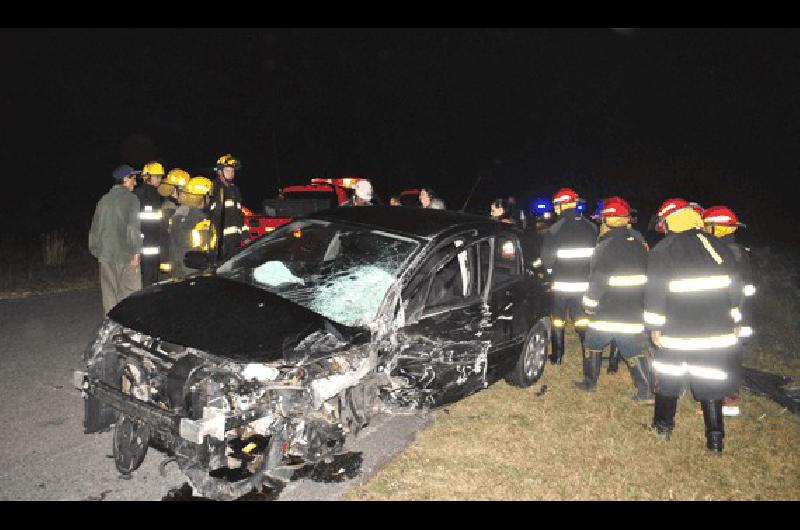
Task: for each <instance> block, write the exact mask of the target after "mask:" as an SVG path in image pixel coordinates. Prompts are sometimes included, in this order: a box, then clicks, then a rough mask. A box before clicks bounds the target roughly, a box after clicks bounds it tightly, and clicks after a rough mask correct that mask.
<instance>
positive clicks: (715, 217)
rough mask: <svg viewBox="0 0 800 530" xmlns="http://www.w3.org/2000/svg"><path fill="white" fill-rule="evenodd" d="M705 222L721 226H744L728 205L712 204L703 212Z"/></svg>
mask: <svg viewBox="0 0 800 530" xmlns="http://www.w3.org/2000/svg"><path fill="white" fill-rule="evenodd" d="M703 223H705V224H707V225H708V224H715V225H719V226H744V224H742V223H740V222H739V218H738V217H736V214H735V213H733V210H731V209H730V208H728V207H727V206H712V207H711V208H708V209H706V210H705V211H704V212H703Z"/></svg>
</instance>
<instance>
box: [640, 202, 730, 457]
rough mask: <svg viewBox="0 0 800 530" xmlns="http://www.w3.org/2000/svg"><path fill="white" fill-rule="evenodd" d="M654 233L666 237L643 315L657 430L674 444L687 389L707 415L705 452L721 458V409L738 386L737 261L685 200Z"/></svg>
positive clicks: (656, 251) (654, 260)
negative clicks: (649, 346) (672, 436)
mask: <svg viewBox="0 0 800 530" xmlns="http://www.w3.org/2000/svg"><path fill="white" fill-rule="evenodd" d="M656 229H657V230H658V231H659V232H662V233H666V236H665V237H664V239H662V240H661V241H659V243H658V244H657V245H656V246H655V247H653V249H652V250H651V251H650V253H649V255H648V260H647V287H646V288H645V308H644V322H645V325H646V327H647V329H648V331H649V332H650V338H651V340H652V342H653V344H654V346H655V350H654V357H655V359H654V360H653V392H654V393H655V411H654V415H653V427H654V429H655V431H656V433H657V434H658V436H659V437H661V438H662V439H665V440H667V439H669V436H670V433H671V432H672V429H673V427H674V426H675V412H676V408H677V403H678V396H680V394H681V391H682V390H683V388H684V387H685V386H688V387H689V388H690V389H691V391H692V394H693V396H694V398H695V399H696V400H697V401H699V402H700V405H701V408H702V410H703V419H704V422H705V433H706V447H707V448H708V449H709V450H711V451H713V452H717V453H720V452H722V450H723V438H724V436H725V429H724V422H723V415H722V402H723V399H724V398H725V397H726V396H730V395H733V394H735V393H736V391H737V390H738V387H739V379H740V357H739V354H738V346H739V339H738V337H737V331H738V327H739V325H740V322H741V311H740V309H739V304H740V303H741V296H742V284H741V281H740V280H739V276H738V273H737V269H736V260H735V258H734V256H733V254H732V253H731V251H730V249H729V248H728V246H727V245H725V243H724V242H722V241H720V240H719V239H717V238H715V237H713V236H710V235H708V234H706V233H705V232H703V220H702V218H701V216H700V214H699V213H698V212H697V211H696V210H695V209H694V208H692V206H691V205H690V204H689V203H688V202H686V201H685V200H683V199H669V200H667V201H665V202H664V203H663V204H662V205H661V207H660V208H659V209H658V225H657V227H656Z"/></svg>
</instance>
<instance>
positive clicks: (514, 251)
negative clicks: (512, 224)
mask: <svg viewBox="0 0 800 530" xmlns="http://www.w3.org/2000/svg"><path fill="white" fill-rule="evenodd" d="M492 243H493V245H492V260H493V261H492V273H491V285H490V286H489V292H488V296H487V305H488V309H489V322H490V324H491V329H492V346H491V349H490V350H489V370H490V372H491V374H490V380H493V379H495V378H497V377H502V376H504V375H505V374H506V373H508V371H509V370H511V369H512V368H513V366H514V363H515V362H516V360H517V357H518V356H519V354H520V352H521V349H522V345H523V343H524V340H525V337H526V335H527V333H528V330H529V329H530V327H531V325H532V324H533V322H534V318H533V317H534V313H533V308H532V307H531V303H530V295H531V292H532V290H533V289H532V285H531V283H532V279H531V277H530V275H529V274H528V273H527V271H526V270H525V267H524V264H523V257H522V248H521V245H520V241H519V239H518V237H517V236H516V234H514V233H511V232H503V233H500V234H497V235H496V236H495V237H494V238H493V241H492Z"/></svg>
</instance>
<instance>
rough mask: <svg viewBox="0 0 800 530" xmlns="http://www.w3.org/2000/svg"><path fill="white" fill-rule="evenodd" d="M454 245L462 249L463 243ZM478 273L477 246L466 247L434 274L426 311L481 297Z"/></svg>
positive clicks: (457, 241)
mask: <svg viewBox="0 0 800 530" xmlns="http://www.w3.org/2000/svg"><path fill="white" fill-rule="evenodd" d="M454 245H455V246H456V247H460V246H461V245H463V242H461V241H459V240H456V241H455V242H454ZM478 271H479V267H478V246H477V245H471V246H469V247H466V248H464V249H463V250H461V251H460V252H458V253H457V254H456V255H455V256H453V257H451V258H450V259H449V260H448V261H447V262H446V263H445V264H444V265H443V266H442V267H440V268H439V269H438V270H437V271H436V272H435V273H434V274H433V280H432V281H431V285H430V289H429V290H428V298H427V300H426V302H425V309H426V310H427V309H432V308H437V307H444V306H449V305H454V304H458V303H459V302H462V301H464V300H468V299H470V298H474V297H477V296H478V295H480V292H481V289H480V285H479V276H478Z"/></svg>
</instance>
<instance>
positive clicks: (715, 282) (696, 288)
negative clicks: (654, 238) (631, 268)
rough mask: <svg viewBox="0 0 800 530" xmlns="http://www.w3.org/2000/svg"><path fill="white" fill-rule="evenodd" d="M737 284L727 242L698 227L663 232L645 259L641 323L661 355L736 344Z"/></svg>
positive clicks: (738, 316) (699, 353)
mask: <svg viewBox="0 0 800 530" xmlns="http://www.w3.org/2000/svg"><path fill="white" fill-rule="evenodd" d="M741 295H742V284H741V282H740V280H739V276H738V273H737V269H736V261H735V258H734V256H733V255H732V253H731V251H730V249H729V248H728V246H727V245H726V244H725V243H723V242H722V241H720V240H718V239H717V238H715V237H713V236H710V235H708V234H705V233H703V232H702V231H700V230H698V229H693V230H687V231H685V232H680V233H672V234H668V235H667V236H666V237H665V238H664V239H662V240H661V241H660V242H659V243H658V244H657V245H656V246H655V247H653V249H652V250H651V251H650V253H649V256H648V260H647V287H646V289H645V307H644V322H645V325H646V326H647V328H648V329H650V330H659V331H661V348H660V350H662V351H663V352H665V354H668V353H669V352H670V351H672V352H684V353H691V354H695V355H696V356H701V355H702V353H703V352H712V351H715V350H717V351H718V350H726V349H730V348H733V347H734V346H736V344H737V342H738V339H737V337H736V335H735V328H736V326H738V325H739V322H740V321H741V310H740V309H739V303H740V302H741Z"/></svg>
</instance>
